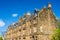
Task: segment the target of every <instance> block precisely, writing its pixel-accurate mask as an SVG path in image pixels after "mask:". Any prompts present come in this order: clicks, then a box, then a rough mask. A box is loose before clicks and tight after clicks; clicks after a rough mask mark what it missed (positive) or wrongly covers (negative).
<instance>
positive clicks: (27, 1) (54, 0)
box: [0, 0, 60, 34]
mask: <svg viewBox="0 0 60 40" xmlns="http://www.w3.org/2000/svg"><path fill="white" fill-rule="evenodd" d="M48 2H50V3H51V5H52V10H53V12H54V14H55V15H56V17H57V18H60V0H0V24H2V25H0V34H1V32H2V31H3V32H4V31H5V30H7V28H8V25H10V24H12V23H13V22H17V21H18V19H19V17H21V16H23V14H24V13H26V12H27V11H30V12H31V13H33V11H34V9H35V8H37V9H42V8H43V6H46V7H47V6H48ZM1 22H2V23H1Z"/></svg>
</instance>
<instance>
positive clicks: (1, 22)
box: [0, 19, 5, 27]
mask: <svg viewBox="0 0 60 40" xmlns="http://www.w3.org/2000/svg"><path fill="white" fill-rule="evenodd" d="M4 25H5V22H4V21H3V20H1V19H0V27H3V26H4Z"/></svg>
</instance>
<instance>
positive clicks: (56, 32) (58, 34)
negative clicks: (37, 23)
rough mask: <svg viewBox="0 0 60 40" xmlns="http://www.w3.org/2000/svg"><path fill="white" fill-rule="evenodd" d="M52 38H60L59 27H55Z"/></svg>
mask: <svg viewBox="0 0 60 40" xmlns="http://www.w3.org/2000/svg"><path fill="white" fill-rule="evenodd" d="M52 40H60V29H56V30H55V31H54V34H53V35H52Z"/></svg>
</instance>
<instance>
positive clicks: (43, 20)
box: [6, 3, 58, 40]
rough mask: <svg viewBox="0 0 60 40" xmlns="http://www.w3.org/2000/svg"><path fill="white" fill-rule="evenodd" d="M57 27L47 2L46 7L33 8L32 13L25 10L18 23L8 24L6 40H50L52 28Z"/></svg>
mask: <svg viewBox="0 0 60 40" xmlns="http://www.w3.org/2000/svg"><path fill="white" fill-rule="evenodd" d="M57 27H58V26H57V20H56V17H55V15H54V13H53V11H52V8H51V4H50V3H48V8H46V7H45V6H44V7H43V9H41V10H38V9H35V10H34V13H33V14H32V15H31V14H30V12H27V14H25V15H24V16H23V17H21V18H20V19H19V21H18V23H13V24H12V25H10V26H9V27H8V30H7V32H6V40H51V35H52V34H53V30H55V29H56V28H57Z"/></svg>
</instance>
